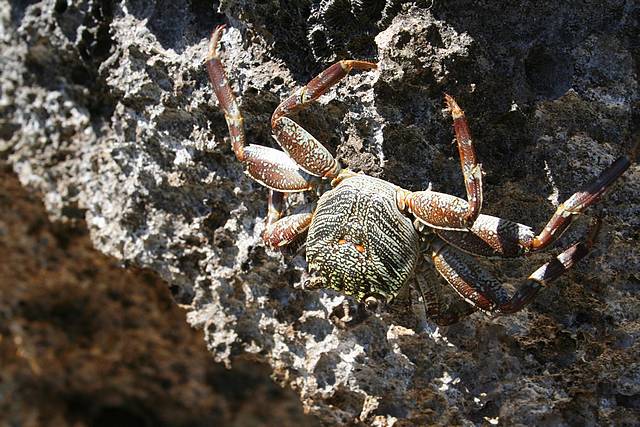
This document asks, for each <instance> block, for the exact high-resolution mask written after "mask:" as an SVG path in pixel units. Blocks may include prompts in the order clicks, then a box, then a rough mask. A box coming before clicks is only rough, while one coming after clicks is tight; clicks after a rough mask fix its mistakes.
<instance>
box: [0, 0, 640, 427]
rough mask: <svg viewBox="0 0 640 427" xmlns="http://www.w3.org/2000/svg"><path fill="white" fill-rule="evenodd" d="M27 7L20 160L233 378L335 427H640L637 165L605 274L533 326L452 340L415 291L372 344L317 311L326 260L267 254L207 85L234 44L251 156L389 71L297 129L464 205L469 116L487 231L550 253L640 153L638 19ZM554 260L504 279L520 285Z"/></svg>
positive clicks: (22, 13)
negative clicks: (286, 126) (296, 107)
mask: <svg viewBox="0 0 640 427" xmlns="http://www.w3.org/2000/svg"><path fill="white" fill-rule="evenodd" d="M3 6H4V7H2V8H0V10H1V11H2V12H0V13H2V14H3V15H2V16H1V17H0V22H2V31H1V34H2V36H1V37H2V41H1V42H0V43H2V56H1V58H2V59H1V60H0V61H2V81H1V82H0V84H1V85H2V100H1V101H0V102H1V103H0V111H2V119H1V120H2V122H0V136H1V137H2V138H3V139H4V142H2V146H0V152H2V153H3V155H4V156H5V157H6V158H7V159H8V160H9V162H10V163H11V164H12V165H13V168H14V170H15V171H16V172H17V173H18V175H19V177H20V180H21V181H22V183H23V184H24V185H27V186H29V187H31V188H34V189H37V190H39V191H41V192H42V193H43V194H44V201H45V204H46V207H47V209H48V212H49V215H50V216H51V217H52V218H54V219H57V220H62V221H75V220H79V219H83V218H84V219H86V221H87V224H88V227H89V230H90V233H91V237H92V240H93V243H94V245H95V246H96V247H97V248H98V249H100V250H101V251H103V252H104V253H107V254H109V255H112V256H114V257H116V258H118V259H120V260H122V261H123V262H126V263H131V264H133V265H137V266H144V267H148V268H151V269H153V270H155V271H157V272H159V273H160V274H161V275H162V277H163V278H165V279H166V280H167V281H168V282H169V283H170V284H171V290H172V292H173V294H174V297H175V299H176V300H177V301H178V302H179V303H181V304H185V305H188V306H189V308H190V312H189V316H188V319H189V322H190V323H191V324H192V325H194V326H197V327H201V328H203V329H204V331H205V339H206V341H207V344H208V346H209V349H210V350H211V352H212V354H213V356H214V358H215V359H216V360H219V361H223V362H225V363H227V364H232V363H233V362H234V360H235V359H236V358H239V357H247V356H249V357H251V358H253V359H256V360H260V361H264V362H267V363H269V364H270V365H271V366H272V367H273V370H274V371H273V372H274V376H275V378H276V379H277V380H278V381H279V382H281V383H283V384H288V385H290V386H291V387H292V388H293V389H294V390H295V391H296V392H297V393H298V394H299V395H300V397H301V399H302V401H303V403H304V405H305V407H306V408H307V409H309V410H310V411H311V412H313V413H315V414H317V415H318V416H320V417H321V419H322V420H323V421H324V422H326V423H328V424H336V423H352V422H358V421H361V422H364V423H368V424H373V425H391V424H393V423H394V422H396V421H397V422H398V423H397V424H427V423H437V424H465V425H473V424H482V423H485V422H489V421H491V422H496V421H497V422H499V423H504V424H505V425H512V424H518V423H521V424H527V425H559V424H576V423H577V424H581V425H596V424H617V425H632V424H636V423H637V420H638V417H639V415H640V344H639V343H638V336H639V334H640V295H639V290H638V283H639V282H640V245H639V244H638V241H639V240H640V236H639V232H640V231H639V230H640V219H639V218H640V215H639V211H640V208H639V206H640V169H639V168H638V166H637V165H633V166H632V167H631V169H630V170H629V171H628V172H627V173H626V174H625V175H624V176H623V177H622V178H621V179H620V181H619V183H618V184H617V185H616V186H615V188H613V190H612V191H611V192H610V193H609V194H608V196H607V197H606V198H605V199H604V200H603V201H602V202H601V203H600V204H599V205H598V207H597V208H595V209H592V210H591V211H590V212H591V213H598V214H600V215H602V216H603V218H604V227H603V230H602V233H601V235H600V239H599V241H598V244H597V248H596V249H595V250H594V252H593V253H592V254H591V255H590V256H589V257H588V259H586V260H585V261H584V262H582V263H581V264H580V265H579V266H578V267H576V268H575V269H574V270H573V271H572V272H571V273H569V274H567V275H566V276H565V277H563V278H562V279H560V280H559V281H558V282H557V283H556V284H555V285H554V286H552V287H550V288H549V289H547V290H546V291H545V292H543V293H542V294H541V295H540V296H539V297H538V298H537V300H536V301H535V302H534V303H533V304H532V305H531V306H530V307H529V308H528V309H526V310H524V311H522V312H521V313H518V314H516V315H513V316H509V317H504V318H498V319H490V318H487V317H485V316H482V315H474V316H472V317H471V318H469V319H468V320H466V321H464V322H463V323H461V324H458V325H455V326H452V327H449V328H446V329H440V330H437V331H436V330H435V328H434V327H433V325H431V324H430V323H428V322H427V321H425V320H424V319H423V318H421V311H420V309H419V307H420V304H417V303H416V301H415V298H413V295H411V292H408V291H407V292H406V293H407V295H405V297H403V298H401V299H400V300H399V301H398V302H397V303H396V304H395V305H394V306H392V307H388V308H387V309H385V310H383V312H382V313H381V314H380V315H376V316H370V317H369V318H367V319H366V320H364V321H363V322H361V323H358V324H352V323H349V322H345V321H344V319H345V316H347V315H346V314H345V313H344V304H345V303H348V301H346V300H345V298H344V297H342V296H340V295H339V294H336V293H334V292H329V291H304V290H301V289H299V288H300V286H299V284H300V278H301V274H302V271H303V270H304V260H303V258H302V257H294V258H292V257H283V256H281V255H279V254H274V253H271V252H269V251H267V250H265V248H264V246H263V244H262V243H261V241H260V239H259V236H260V232H261V231H262V229H263V226H264V216H265V211H266V209H265V207H266V204H265V200H266V195H267V192H266V191H265V190H264V189H263V188H261V187H260V186H259V185H258V184H256V183H254V182H252V181H251V180H250V179H248V178H247V177H245V176H244V175H243V174H242V168H241V166H240V165H239V164H238V163H237V162H236V161H235V160H234V158H233V155H232V154H231V151H230V148H229V146H228V143H227V141H226V140H225V137H226V136H227V130H226V127H225V123H224V119H223V116H222V114H221V112H220V111H219V110H218V108H217V107H216V101H215V98H214V97H213V94H212V91H211V89H210V88H209V86H208V82H207V79H206V75H205V72H204V69H203V66H202V59H203V58H204V56H205V53H206V49H207V37H208V34H209V31H210V30H211V29H212V28H213V27H214V26H215V25H217V24H220V23H227V24H229V30H228V31H227V32H226V33H225V36H224V37H223V40H222V44H223V48H224V55H223V57H224V61H225V63H226V65H227V68H228V70H229V74H230V77H231V79H232V81H233V87H234V89H235V91H236V93H238V94H239V97H240V98H239V99H240V102H241V108H242V110H243V112H244V115H245V124H246V129H247V135H248V138H249V140H250V141H251V142H255V143H262V144H265V145H271V144H272V141H271V137H270V129H269V124H268V123H269V117H270V114H271V112H272V111H273V109H274V108H275V107H276V106H277V104H278V102H279V100H281V99H282V98H283V97H285V96H286V95H288V94H289V93H290V92H291V91H292V90H293V89H295V88H297V87H299V86H300V85H302V84H304V83H305V82H306V81H308V80H309V79H310V78H311V77H313V75H315V74H317V73H318V72H319V71H321V70H322V69H323V68H324V67H326V66H327V65H328V63H330V62H331V61H334V60H336V59H342V58H347V57H356V58H364V59H372V60H377V61H379V65H380V69H379V70H378V71H376V72H371V73H361V74H354V75H352V76H349V77H348V78H347V79H345V81H344V82H343V83H341V84H340V85H339V86H338V87H336V88H334V89H332V90H331V91H330V92H329V93H328V94H327V95H325V96H324V97H323V98H322V101H321V102H320V103H319V104H318V105H314V106H313V107H311V108H309V109H308V110H306V111H304V112H302V113H300V114H299V115H298V116H297V120H298V121H299V122H300V123H304V126H305V127H306V128H307V129H308V130H309V131H311V132H312V133H313V134H314V135H316V136H317V137H318V138H319V139H320V140H321V141H323V142H324V143H325V144H326V145H327V146H328V147H329V148H330V150H332V151H333V152H335V153H336V155H337V157H338V158H339V159H340V161H341V162H342V163H343V164H344V165H345V166H348V167H351V168H354V169H357V170H362V171H365V172H367V173H369V174H372V175H374V176H378V177H382V178H384V179H388V180H390V181H393V182H395V183H397V184H400V185H402V186H403V187H405V188H408V189H410V190H417V189H424V188H426V187H427V186H428V185H429V183H432V184H433V186H434V188H435V189H438V190H440V191H445V192H449V193H451V194H456V195H462V194H464V189H463V185H462V180H461V174H460V170H459V163H458V159H457V155H456V151H455V146H452V145H451V141H452V132H451V124H450V118H449V117H447V115H446V114H443V113H442V107H443V100H442V94H443V93H444V92H448V93H451V94H452V95H454V96H455V97H456V99H457V100H458V101H459V103H460V104H461V105H462V106H463V108H464V109H465V110H466V112H467V114H468V116H469V117H470V125H471V128H472V131H473V133H474V136H475V140H476V143H477V151H478V155H479V157H480V159H481V161H482V163H483V166H484V170H485V171H486V179H485V188H486V197H485V203H484V208H483V211H484V212H485V213H490V214H496V215H500V216H503V217H506V218H509V219H513V220H517V221H520V222H524V223H527V224H529V225H532V226H534V227H536V228H537V227H541V226H542V225H543V224H544V223H545V221H546V219H547V218H548V217H549V215H550V214H551V213H552V212H553V210H554V206H555V205H556V204H557V203H559V202H562V200H564V199H565V198H566V197H567V196H568V195H569V194H571V193H572V192H573V191H575V189H576V188H577V187H578V186H580V185H582V184H584V183H586V182H588V181H589V180H591V179H593V177H594V176H596V175H597V174H598V173H599V171H601V170H602V169H603V168H605V167H606V166H607V165H608V164H610V163H611V162H612V161H613V160H614V159H615V158H616V157H617V156H618V155H620V154H622V153H625V152H627V151H629V150H630V149H631V146H632V142H633V140H634V139H637V138H638V133H639V132H640V129H639V126H638V123H640V113H639V106H640V105H639V104H640V87H639V83H638V74H639V72H638V70H639V65H638V64H639V63H640V62H639V61H640V44H639V41H640V38H639V37H638V34H639V33H640V23H639V22H638V21H639V19H640V5H638V3H637V2H634V1H633V0H626V1H624V0H607V1H603V2H598V5H597V6H594V5H593V4H589V2H577V1H575V2H574V1H569V2H563V3H562V4H559V3H558V2H551V1H535V2H533V1H531V2H527V1H524V2H519V3H518V4H509V5H508V6H506V5H505V3H504V2H499V1H483V2H471V1H465V0H454V1H447V2H443V1H437V0H436V1H433V2H417V3H415V4H414V3H403V2H401V1H393V0H389V1H388V2H382V1H365V0H352V1H348V0H334V1H321V2H304V1H301V2H250V1H225V2H222V3H221V4H217V3H216V4H210V3H207V2H198V1H196V0H193V1H190V2H188V1H172V2H169V1H161V2H157V3H156V2H152V1H142V2H140V1H137V2H134V1H126V0H123V1H122V2H118V3H111V2H100V3H97V2H92V1H88V0H87V1H77V2H74V3H73V4H71V3H67V2H65V1H56V2H54V1H40V2H12V3H11V5H7V3H6V1H5V2H4V3H3ZM585 223H586V221H578V224H576V226H575V227H574V228H573V231H572V232H571V233H568V234H567V236H566V237H564V238H563V239H561V242H560V244H561V245H566V244H568V243H569V242H570V241H571V240H572V239H576V238H578V237H579V236H581V235H582V233H583V232H584V226H585ZM549 256H550V255H548V254H547V255H545V254H539V255H535V256H531V257H529V258H527V259H526V260H516V261H495V262H493V261H492V262H490V263H489V262H486V261H482V262H483V264H484V265H486V266H487V267H488V268H489V269H491V270H492V271H494V272H495V273H496V274H497V275H498V277H500V278H501V279H503V280H505V281H506V282H508V283H515V282H517V281H518V280H519V279H520V278H522V277H526V275H527V274H528V273H530V272H531V271H533V269H534V268H535V267H536V266H537V265H540V264H542V263H543V262H544V261H545V260H547V259H548V258H549ZM421 278H422V280H423V281H424V282H425V283H426V284H427V286H433V287H436V288H438V289H442V292H446V287H445V286H444V285H443V283H442V280H440V279H439V278H438V277H437V276H436V275H435V274H434V273H433V272H431V271H426V272H424V274H423V275H422V276H421ZM410 308H414V310H411V309H410Z"/></svg>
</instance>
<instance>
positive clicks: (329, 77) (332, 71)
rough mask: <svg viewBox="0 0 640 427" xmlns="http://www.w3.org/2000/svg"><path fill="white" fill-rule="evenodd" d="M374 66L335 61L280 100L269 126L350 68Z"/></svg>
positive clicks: (339, 78) (325, 88)
mask: <svg viewBox="0 0 640 427" xmlns="http://www.w3.org/2000/svg"><path fill="white" fill-rule="evenodd" d="M375 68H377V65H376V64H374V63H372V62H366V61H356V60H343V61H338V62H336V63H335V64H333V65H331V66H330V67H329V68H327V69H326V70H324V71H323V72H321V73H320V74H318V75H317V76H316V77H314V78H313V79H312V80H311V81H310V82H309V83H307V85H306V86H304V87H303V88H301V89H299V90H298V91H296V93H294V94H293V95H291V96H289V98H287V99H285V100H284V101H282V103H281V104H280V105H278V108H276V109H275V111H274V112H273V115H272V116H271V127H272V128H274V129H275V128H276V122H277V121H278V119H280V118H281V117H283V116H286V115H288V114H291V113H293V112H294V111H298V110H301V109H303V108H304V107H306V106H307V104H309V103H310V102H312V101H315V100H316V99H318V98H319V97H320V96H321V95H322V94H324V93H325V92H326V91H327V90H328V89H329V88H330V87H331V86H333V85H334V84H336V83H338V82H339V81H340V80H342V79H343V78H344V77H345V76H346V75H347V74H349V72H350V71H351V70H353V69H355V70H372V69H375Z"/></svg>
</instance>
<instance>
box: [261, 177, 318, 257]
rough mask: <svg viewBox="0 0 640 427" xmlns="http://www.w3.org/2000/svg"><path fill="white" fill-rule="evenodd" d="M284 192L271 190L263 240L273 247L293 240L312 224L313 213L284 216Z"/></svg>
mask: <svg viewBox="0 0 640 427" xmlns="http://www.w3.org/2000/svg"><path fill="white" fill-rule="evenodd" d="M283 201H284V195H283V193H280V192H277V191H273V190H271V191H270V192H269V213H268V214H267V227H266V228H265V230H264V232H263V233H262V240H264V242H265V243H267V244H268V245H270V246H271V247H273V248H280V247H282V246H285V245H288V244H289V243H291V242H293V241H294V240H295V239H296V238H297V237H298V236H299V235H300V234H301V233H303V232H305V231H306V230H307V228H309V225H310V224H311V218H313V213H300V214H294V215H289V216H285V217H284V218H283V217H282V205H283Z"/></svg>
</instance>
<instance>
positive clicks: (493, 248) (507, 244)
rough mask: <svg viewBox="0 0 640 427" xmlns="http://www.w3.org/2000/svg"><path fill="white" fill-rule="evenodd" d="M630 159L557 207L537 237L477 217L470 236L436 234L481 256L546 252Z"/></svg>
mask: <svg viewBox="0 0 640 427" xmlns="http://www.w3.org/2000/svg"><path fill="white" fill-rule="evenodd" d="M632 157H633V156H632V155H630V156H622V157H620V158H618V159H617V160H616V161H615V162H613V163H612V164H611V166H609V167H608V168H607V169H605V170H604V171H603V172H602V173H601V174H600V175H599V176H598V178H596V179H595V180H594V181H593V182H591V183H589V184H587V185H586V186H584V187H583V188H582V189H580V190H579V191H577V192H575V193H574V194H573V195H572V196H571V197H569V199H567V200H566V201H565V202H564V203H562V204H560V206H558V208H557V209H556V211H555V213H554V214H553V215H552V217H551V219H549V221H548V222H547V225H546V226H545V227H544V228H543V229H542V231H541V232H540V233H539V234H538V235H534V233H533V231H532V230H531V228H530V227H528V226H526V225H523V224H519V223H516V222H512V221H508V220H506V219H502V218H498V217H494V216H490V215H480V216H479V217H478V219H477V220H476V222H475V223H474V224H473V226H472V227H471V228H470V229H469V232H465V233H461V232H458V231H449V230H436V233H437V234H438V235H439V236H440V238H442V239H443V240H445V241H446V242H447V243H449V244H451V245H454V246H456V247H458V248H459V249H462V250H463V251H465V252H469V253H471V254H474V255H480V256H488V257H492V256H499V257H507V258H509V257H517V256H521V255H524V254H526V253H529V252H533V251H538V250H541V249H544V248H546V247H547V246H549V245H550V244H551V243H552V242H554V241H555V240H556V239H557V238H558V237H559V236H560V235H561V234H562V232H563V231H565V230H566V229H567V227H568V226H569V224H571V222H572V221H573V219H574V218H576V216H577V215H579V214H581V213H582V212H584V210H585V209H587V208H588V207H589V206H591V205H593V204H594V203H596V202H597V201H598V200H599V199H600V197H602V195H603V194H604V193H605V191H606V190H607V189H608V188H609V187H610V186H611V185H612V184H613V183H614V182H615V181H616V180H617V179H618V178H619V177H620V176H621V175H622V174H623V173H624V172H625V171H626V170H627V169H628V168H629V166H631V161H632Z"/></svg>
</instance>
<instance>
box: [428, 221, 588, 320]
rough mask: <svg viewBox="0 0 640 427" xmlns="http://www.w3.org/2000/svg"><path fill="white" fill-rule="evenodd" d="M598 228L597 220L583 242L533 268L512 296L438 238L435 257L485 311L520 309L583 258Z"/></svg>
mask: <svg viewBox="0 0 640 427" xmlns="http://www.w3.org/2000/svg"><path fill="white" fill-rule="evenodd" d="M599 228H600V222H599V221H597V222H596V223H595V224H594V225H593V226H592V227H591V230H590V232H589V236H588V237H587V239H586V240H585V241H584V242H579V243H576V244H574V245H572V246H570V247H569V248H567V249H565V250H564V251H563V252H562V253H561V254H560V255H558V256H557V257H556V258H555V259H553V260H551V261H550V262H548V263H546V264H544V265H543V266H542V267H540V268H538V269H537V270H536V271H534V272H533V273H532V274H531V275H530V276H529V278H528V279H527V280H525V281H524V282H523V283H521V284H520V285H519V286H518V288H517V290H516V292H515V293H514V294H513V295H512V296H511V297H509V296H508V294H507V292H506V290H505V289H504V288H503V287H502V284H501V283H500V282H498V281H497V280H496V279H495V278H493V277H492V276H491V275H489V274H488V273H487V272H485V271H483V270H482V269H480V268H479V267H476V268H474V269H473V270H472V269H471V268H470V267H469V266H468V265H467V264H465V263H464V261H462V259H461V257H460V254H458V253H456V252H455V250H453V248H451V247H450V246H448V245H447V244H446V243H444V242H443V241H441V240H436V241H435V242H434V243H432V245H431V247H432V250H433V252H432V259H433V263H434V265H435V267H436V269H437V270H438V272H439V273H440V274H441V275H442V277H444V278H445V280H446V281H447V282H448V283H449V284H450V285H451V286H452V287H453V288H454V289H455V291H456V292H458V294H460V296H461V297H463V298H464V299H465V301H467V302H468V303H470V304H472V305H473V306H475V307H477V308H478V309H480V310H482V311H485V312H489V313H494V314H509V313H514V312H516V311H518V310H521V309H522V308H523V307H524V306H525V305H526V304H527V303H529V302H530V301H531V300H532V299H533V298H534V297H535V295H536V294H537V293H538V291H539V290H540V289H542V288H544V287H546V286H547V285H548V284H549V283H551V282H552V281H554V280H555V279H557V278H558V277H560V276H561V275H562V274H564V273H565V272H566V271H567V270H569V269H570V268H571V267H573V266H574V265H575V264H576V263H577V262H578V261H580V260H581V259H582V258H584V257H585V256H586V255H587V254H588V253H589V250H590V249H591V247H592V246H593V243H594V239H595V236H596V234H597V233H598V230H599Z"/></svg>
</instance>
